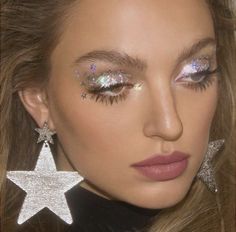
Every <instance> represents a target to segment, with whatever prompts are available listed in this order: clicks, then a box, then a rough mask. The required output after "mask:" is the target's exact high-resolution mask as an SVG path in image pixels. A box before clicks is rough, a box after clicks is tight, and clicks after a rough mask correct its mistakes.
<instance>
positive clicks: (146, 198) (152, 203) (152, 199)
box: [126, 188, 189, 209]
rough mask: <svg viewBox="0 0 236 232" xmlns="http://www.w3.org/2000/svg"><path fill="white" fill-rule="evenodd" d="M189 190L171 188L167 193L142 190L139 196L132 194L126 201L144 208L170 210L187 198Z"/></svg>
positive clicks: (166, 190)
mask: <svg viewBox="0 0 236 232" xmlns="http://www.w3.org/2000/svg"><path fill="white" fill-rule="evenodd" d="M188 190H189V189H188V188H178V189H174V188H171V189H165V191H164V190H159V189H158V190H153V191H150V190H148V191H142V190H141V189H140V191H139V194H137V193H136V194H132V196H131V197H129V199H127V200H126V201H127V202H128V203H130V204H133V205H136V206H138V207H142V208H149V209H163V208H169V207H173V206H175V205H176V204H178V203H179V202H181V201H182V200H183V199H184V198H185V197H186V195H187V193H188Z"/></svg>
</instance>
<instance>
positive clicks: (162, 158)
mask: <svg viewBox="0 0 236 232" xmlns="http://www.w3.org/2000/svg"><path fill="white" fill-rule="evenodd" d="M188 157H189V155H188V154H186V153H184V152H180V151H174V152H172V153H171V154H168V155H165V154H155V155H153V156H151V157H150V158H148V159H145V160H143V161H141V162H138V163H134V164H132V165H131V166H133V167H142V166H153V165H158V164H170V163H174V162H178V161H182V160H184V159H186V158H188Z"/></svg>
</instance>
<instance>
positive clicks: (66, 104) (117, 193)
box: [20, 0, 218, 208]
mask: <svg viewBox="0 0 236 232" xmlns="http://www.w3.org/2000/svg"><path fill="white" fill-rule="evenodd" d="M209 37H210V38H215V35H214V28H213V22H212V18H211V15H210V12H209V10H208V8H207V5H206V3H205V2H204V1H200V0H176V1H170V0H165V1H164V0H145V1H143V0H136V1H133V0H128V1H127V0H100V1H99V4H97V1H96V0H86V1H81V2H79V3H76V4H75V5H74V7H73V8H72V9H70V12H69V17H68V19H67V22H66V23H65V26H64V32H63V34H62V37H61V39H60V42H59V44H58V45H57V46H56V48H55V50H54V51H53V53H52V55H51V74H50V79H49V83H48V85H47V88H46V89H45V90H44V91H40V90H39V89H34V90H33V91H32V89H26V90H25V91H23V92H21V93H20V96H21V99H22V102H23V103H24V105H25V107H26V109H27V110H28V111H29V113H30V114H31V115H32V116H33V118H34V119H35V121H36V122H37V123H38V125H39V126H42V125H43V123H44V121H48V123H49V126H50V128H51V129H52V130H55V131H56V132H57V136H58V140H59V144H58V154H57V157H58V160H57V165H58V167H59V169H62V170H65V169H69V170H70V169H72V167H71V166H70V165H69V163H68V161H67V159H66V158H65V157H66V156H67V157H68V158H69V159H70V161H71V163H72V164H73V166H74V167H75V168H76V170H79V172H80V173H81V174H82V175H83V176H84V177H85V182H83V184H82V186H83V187H85V188H87V189H89V190H91V191H93V192H95V193H97V194H99V195H102V196H104V197H106V198H109V199H119V200H122V201H125V202H128V203H131V204H134V205H137V206H141V207H147V208H166V207H170V206H173V205H175V204H176V203H178V202H180V201H181V200H182V199H183V198H184V197H185V195H186V194H187V192H188V190H189V188H190V186H191V184H192V181H193V179H194V177H195V176H196V174H197V171H198V169H199V167H200V165H201V163H202V161H203V157H204V154H205V152H206V149H207V144H208V141H209V130H210V127H211V122H212V119H213V116H214V113H215V110H216V106H217V97H218V93H217V91H218V83H217V77H216V76H213V77H212V79H213V80H214V81H213V83H212V84H211V85H210V86H209V87H207V88H206V90H204V91H196V90H193V89H191V88H189V87H187V86H186V85H184V81H183V82H181V83H180V82H177V81H176V77H177V76H178V75H179V73H180V71H181V69H182V68H183V66H184V64H185V63H188V62H189V60H183V61H182V62H180V63H178V62H177V60H178V58H179V56H180V54H181V53H182V52H183V51H184V50H187V49H189V48H190V47H191V46H192V45H193V44H194V43H195V42H196V41H198V40H201V39H204V38H209ZM94 50H107V51H110V50H114V51H118V52H121V53H126V54H128V55H129V56H131V57H134V58H139V59H141V60H143V61H145V63H146V68H145V69H144V70H142V71H140V70H137V69H136V68H134V67H132V68H129V67H124V69H125V70H126V71H127V72H129V73H131V75H133V76H135V78H136V79H135V81H137V83H141V84H142V88H141V90H139V91H137V90H130V91H129V94H128V96H127V98H126V100H124V101H120V102H118V104H117V103H113V104H112V105H109V104H107V105H106V104H103V103H101V102H99V101H98V102H96V101H95V100H93V99H90V98H87V99H83V98H81V94H82V93H83V92H84V88H83V86H81V85H80V81H81V79H80V78H81V76H80V77H76V75H75V71H76V70H79V72H80V73H82V78H84V77H83V73H85V72H86V71H87V72H89V67H90V65H91V64H92V63H95V64H96V67H97V72H99V71H101V70H104V69H105V70H106V69H113V68H117V67H116V66H114V65H113V64H111V63H110V62H104V61H101V60H95V61H93V62H90V61H87V60H86V61H83V62H81V63H79V64H77V65H74V61H75V60H76V59H77V58H78V57H81V56H82V55H85V54H87V53H88V52H91V51H94ZM214 54H215V51H214V46H212V45H207V46H205V47H204V48H203V49H201V50H200V51H198V52H197V53H196V54H194V55H193V57H198V56H201V55H210V56H213V66H215V65H216V64H215V58H214ZM190 60H191V58H190ZM176 62H177V63H176ZM118 68H123V67H118ZM213 68H215V67H213ZM46 95H47V99H46V98H45V96H46ZM176 150H177V151H182V152H185V153H187V154H189V155H190V157H189V159H188V166H187V169H186V170H185V172H184V173H183V174H182V175H181V176H179V177H177V178H175V179H172V180H168V181H154V180H151V179H149V178H147V177H145V176H143V175H142V174H140V173H139V172H137V170H135V169H134V168H132V167H131V166H130V165H131V164H133V163H136V162H140V161H142V160H144V159H147V158H149V157H150V156H152V155H153V154H156V153H160V154H163V155H165V154H169V153H171V152H172V151H176Z"/></svg>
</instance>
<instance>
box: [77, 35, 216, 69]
mask: <svg viewBox="0 0 236 232" xmlns="http://www.w3.org/2000/svg"><path fill="white" fill-rule="evenodd" d="M209 45H212V46H216V40H215V39H214V38H211V37H207V38H203V39H200V40H198V41H197V42H195V43H194V44H193V45H192V46H191V47H190V48H187V49H184V50H183V51H182V52H181V53H180V55H179V56H178V58H177V62H176V63H177V64H180V63H181V62H183V61H184V60H187V59H189V58H191V57H192V56H193V55H194V54H196V53H197V52H199V51H200V50H202V49H203V48H205V47H206V46H209ZM95 61H105V62H110V63H112V64H114V65H118V66H120V65H123V66H127V67H131V68H136V69H138V70H140V71H144V70H145V69H147V63H146V62H145V61H144V60H141V59H139V58H135V57H131V56H129V55H128V54H126V53H121V52H119V51H114V50H94V51H91V52H89V53H87V54H85V55H82V56H81V57H79V58H77V59H76V60H75V62H74V65H78V64H80V63H82V62H95Z"/></svg>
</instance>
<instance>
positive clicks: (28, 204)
mask: <svg viewBox="0 0 236 232" xmlns="http://www.w3.org/2000/svg"><path fill="white" fill-rule="evenodd" d="M35 130H36V131H37V132H38V133H39V138H38V141H37V143H40V142H41V141H44V143H43V146H42V148H41V151H40V154H39V157H38V160H37V163H36V166H35V169H34V170H33V171H8V172H7V178H8V179H10V180H11V181H12V182H14V183H15V184H16V185H17V186H19V187H20V188H21V189H22V190H24V191H25V192H26V197H25V199H24V202H23V205H22V208H21V210H20V214H19V217H18V220H17V223H18V224H22V223H24V222H25V221H27V220H28V219H30V218H31V217H33V216H34V215H35V214H37V213H38V212H39V211H41V210H42V209H44V208H48V209H50V210H51V211H52V212H53V213H55V214H56V215H57V216H58V217H60V218H61V219H62V220H63V221H65V222H66V223H68V224H72V223H73V220H72V216H71V213H70V209H69V207H68V204H67V201H66V198H65V192H67V191H68V190H69V189H71V188H72V187H74V186H75V185H76V184H78V183H80V182H81V181H82V180H83V177H81V176H80V175H79V174H78V172H65V171H57V169H56V165H55V162H54V159H53V156H52V153H51V149H50V146H49V143H51V144H53V140H52V135H53V134H55V132H52V131H50V130H49V128H48V125H47V123H44V126H43V128H36V129H35Z"/></svg>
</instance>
